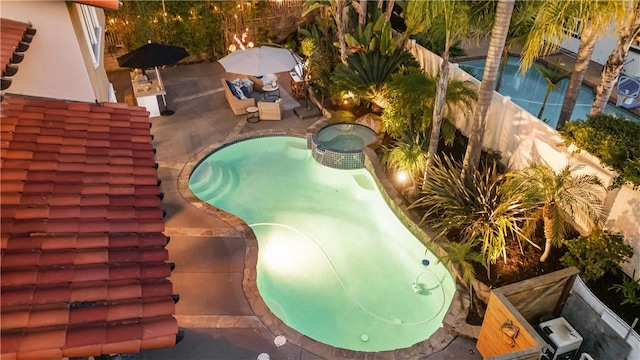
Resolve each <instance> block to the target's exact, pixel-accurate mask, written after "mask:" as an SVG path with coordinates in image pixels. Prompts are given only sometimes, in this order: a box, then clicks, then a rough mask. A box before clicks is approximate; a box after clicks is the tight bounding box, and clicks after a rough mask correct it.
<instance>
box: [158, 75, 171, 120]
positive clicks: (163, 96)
mask: <svg viewBox="0 0 640 360" xmlns="http://www.w3.org/2000/svg"><path fill="white" fill-rule="evenodd" d="M156 78H158V85H160V88H161V89H163V94H162V95H161V96H162V104H163V105H164V110H162V111H161V112H160V115H162V116H171V115H173V114H175V111H173V110H169V109H168V108H167V98H166V97H165V93H166V92H167V91H166V89H165V88H164V84H163V83H162V78H161V77H160V71H159V70H158V67H157V66H156Z"/></svg>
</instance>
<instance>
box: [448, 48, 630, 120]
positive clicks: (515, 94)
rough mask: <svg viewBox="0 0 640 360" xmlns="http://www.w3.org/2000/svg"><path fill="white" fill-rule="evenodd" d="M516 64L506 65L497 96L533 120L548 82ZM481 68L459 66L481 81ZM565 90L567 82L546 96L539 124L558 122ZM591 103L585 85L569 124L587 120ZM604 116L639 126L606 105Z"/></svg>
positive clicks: (475, 63)
mask: <svg viewBox="0 0 640 360" xmlns="http://www.w3.org/2000/svg"><path fill="white" fill-rule="evenodd" d="M519 61H520V59H519V58H517V57H510V58H509V60H508V61H507V66H506V67H505V70H504V71H505V73H504V76H503V79H502V85H501V86H500V91H499V92H500V94H502V95H507V96H510V97H511V100H512V101H513V102H514V103H516V104H518V106H520V107H521V108H523V109H524V110H526V111H528V112H529V113H531V114H533V115H534V116H535V115H537V114H538V112H539V111H540V108H541V107H542V101H543V99H544V95H545V93H546V92H547V82H546V81H545V79H544V77H543V76H542V75H540V73H539V72H538V71H536V70H535V69H534V68H533V67H532V68H531V69H529V71H527V72H526V74H525V75H522V74H521V73H520V68H519V66H520V64H519ZM484 65H485V59H478V60H470V61H463V62H460V66H461V67H463V68H464V67H467V68H470V69H473V75H474V76H475V77H476V78H477V79H478V80H482V74H483V73H484ZM568 87H569V80H563V81H562V82H561V83H560V88H559V89H558V90H557V91H553V92H551V94H549V99H548V100H547V104H546V106H545V109H544V113H543V114H542V120H543V121H545V122H546V123H547V124H549V126H551V127H553V128H554V129H555V127H556V124H557V122H558V117H560V110H561V109H562V102H563V101H564V94H565V93H566V92H567V88H568ZM593 100H594V95H593V91H592V89H591V88H590V87H588V86H586V85H582V88H581V89H580V91H579V92H578V99H577V101H576V107H575V108H574V110H573V113H572V114H571V120H578V119H586V118H587V114H589V110H590V109H591V105H592V104H593ZM604 113H605V114H613V115H619V116H624V117H626V118H628V119H631V120H633V121H637V122H640V119H638V118H637V117H635V116H633V115H632V114H631V113H629V112H627V111H624V110H622V109H620V108H618V107H616V106H614V105H611V104H607V106H606V107H605V110H604Z"/></svg>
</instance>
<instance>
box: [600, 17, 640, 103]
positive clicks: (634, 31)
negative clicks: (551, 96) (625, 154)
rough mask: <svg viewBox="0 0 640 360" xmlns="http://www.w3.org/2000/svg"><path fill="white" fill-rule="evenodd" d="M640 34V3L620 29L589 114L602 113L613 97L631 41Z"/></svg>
mask: <svg viewBox="0 0 640 360" xmlns="http://www.w3.org/2000/svg"><path fill="white" fill-rule="evenodd" d="M638 35H640V4H639V5H637V6H636V8H635V10H634V11H633V12H632V13H631V15H630V21H629V23H628V24H627V26H625V27H624V28H622V29H620V31H619V35H618V41H617V42H616V48H615V49H613V51H612V52H611V55H609V58H608V59H607V63H606V64H605V65H604V68H603V69H602V77H601V79H600V85H598V87H597V88H596V98H595V100H594V101H593V105H592V106H591V110H590V111H589V116H593V115H596V114H599V113H602V111H603V110H604V107H605V106H606V105H607V102H608V101H609V98H610V97H611V91H612V89H613V85H614V84H615V82H616V81H617V80H618V78H619V77H620V71H621V70H622V67H623V66H624V62H625V61H626V60H627V56H628V55H629V48H630V47H631V42H633V40H634V39H635V38H636V37H637V36H638Z"/></svg>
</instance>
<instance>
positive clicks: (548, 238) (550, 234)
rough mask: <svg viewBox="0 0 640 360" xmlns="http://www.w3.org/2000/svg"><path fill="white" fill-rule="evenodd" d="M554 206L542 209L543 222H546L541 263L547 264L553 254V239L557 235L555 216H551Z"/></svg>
mask: <svg viewBox="0 0 640 360" xmlns="http://www.w3.org/2000/svg"><path fill="white" fill-rule="evenodd" d="M553 206H554V205H553V204H552V203H551V204H547V205H545V206H544V208H542V220H543V222H544V238H545V241H544V252H542V255H541V256H540V262H545V261H546V260H547V258H548V257H549V254H550V253H551V248H552V247H553V238H554V236H555V235H556V232H555V231H554V229H553V224H554V223H555V220H554V218H553V215H552V214H551V208H552V207H553Z"/></svg>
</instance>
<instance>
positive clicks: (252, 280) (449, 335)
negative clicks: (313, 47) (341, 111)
mask: <svg viewBox="0 0 640 360" xmlns="http://www.w3.org/2000/svg"><path fill="white" fill-rule="evenodd" d="M326 123H328V122H327V119H321V120H319V121H317V122H315V123H314V124H313V125H311V126H310V127H309V128H308V129H307V130H306V131H283V130H260V131H253V132H249V133H243V134H239V135H236V136H234V137H231V138H228V139H225V140H224V141H222V142H217V143H214V144H210V145H208V146H206V147H204V148H203V149H202V150H200V151H199V152H198V153H197V154H196V155H194V156H193V157H192V158H191V159H190V160H189V161H188V162H187V163H186V164H185V165H184V167H183V168H182V170H181V172H180V174H179V176H178V192H179V193H180V195H181V196H182V197H184V199H185V200H187V201H188V202H190V203H191V204H192V205H193V206H194V207H196V208H198V209H200V210H201V211H203V212H205V213H207V214H210V215H213V216H216V217H218V218H219V219H220V220H222V221H224V222H225V223H227V224H229V226H231V227H232V228H234V229H235V231H236V232H237V233H238V236H239V237H242V238H243V239H244V242H245V256H244V272H243V279H242V288H243V292H244V295H245V297H246V299H247V301H248V303H249V306H250V307H251V310H252V311H253V312H254V314H255V315H256V317H257V318H259V319H260V321H261V322H262V323H263V324H264V325H265V327H266V328H267V329H269V331H270V332H271V333H272V334H273V336H274V337H275V336H278V335H284V336H285V337H286V338H287V341H288V342H289V343H291V344H293V345H296V346H299V347H301V348H303V349H305V350H306V351H308V352H310V353H313V354H315V355H317V356H320V357H322V358H325V359H365V358H369V357H370V356H372V354H375V358H376V359H419V358H423V357H425V356H428V355H430V354H433V353H435V352H438V351H440V350H442V349H444V348H445V347H446V346H448V345H449V344H450V343H451V342H452V341H453V340H454V339H455V338H456V337H457V336H463V337H467V338H474V339H477V338H478V334H479V329H480V327H479V326H472V325H469V324H467V323H466V314H467V311H468V308H469V294H468V291H467V289H465V288H464V287H463V286H462V285H461V284H460V283H459V281H458V279H457V278H458V277H457V276H456V274H457V273H456V270H455V269H453V268H452V267H451V266H449V270H450V272H451V274H452V275H453V276H454V279H455V282H456V291H455V293H454V294H453V296H452V301H451V304H450V306H449V308H448V310H447V312H446V314H445V317H444V319H443V326H441V327H440V328H439V329H438V330H436V332H435V333H434V334H432V335H431V336H430V337H429V338H428V339H426V340H423V341H421V342H419V343H416V344H414V345H413V346H411V347H408V348H403V349H396V350H389V351H379V352H363V351H353V350H346V349H341V348H336V347H333V346H330V345H327V344H324V343H321V342H318V341H315V340H313V339H311V338H309V337H307V336H306V335H303V334H301V333H299V332H298V331H296V330H294V329H293V328H291V327H289V326H288V325H286V324H285V323H284V322H283V321H282V320H280V319H279V318H278V317H276V316H275V315H274V314H273V313H272V312H271V311H270V310H269V308H268V307H267V305H266V304H265V302H264V301H263V300H262V297H261V296H260V292H259V290H258V285H257V282H256V279H257V272H256V264H257V260H258V241H257V238H256V236H255V233H254V232H253V230H252V229H251V228H250V227H249V226H248V224H246V223H245V222H244V221H243V220H242V219H240V218H238V217H236V216H234V215H233V214H230V213H227V212H225V211H223V210H221V209H218V208H216V207H215V206H212V205H210V204H207V203H205V202H204V201H202V200H200V199H199V198H197V197H196V196H195V194H193V192H192V191H191V189H190V188H189V176H190V174H191V173H192V172H193V170H194V169H195V167H196V166H197V165H198V164H199V163H200V162H201V161H202V160H203V159H204V158H206V157H207V156H208V155H209V154H210V153H211V152H213V151H215V150H216V149H219V148H221V147H224V146H228V145H229V144H230V143H233V142H237V141H242V140H246V139H249V138H255V137H265V136H295V137H300V138H302V139H304V138H305V137H306V136H307V135H308V134H310V133H313V132H314V131H315V132H317V130H318V129H320V128H321V127H322V125H323V124H325V125H326ZM363 151H364V153H365V168H366V169H367V170H368V171H369V172H371V173H372V174H373V175H374V176H373V178H374V179H375V181H376V184H377V185H378V187H379V189H380V190H381V193H382V194H383V196H384V197H385V200H386V201H387V203H388V204H389V205H390V206H391V207H392V209H393V210H394V212H395V213H396V214H397V215H398V216H399V218H400V219H401V220H402V221H403V223H404V224H405V226H407V227H408V228H409V230H410V231H412V232H413V233H414V234H416V236H418V238H419V239H421V241H422V242H423V243H425V246H427V247H428V248H429V249H430V250H431V251H432V252H434V253H435V254H436V255H438V256H439V255H442V254H444V250H443V249H442V248H441V247H440V246H438V245H437V243H436V242H433V241H432V242H430V243H428V244H427V243H426V242H425V237H427V238H428V237H429V236H433V235H434V234H432V233H430V231H429V230H428V229H425V228H421V227H420V226H418V225H417V223H416V222H415V219H419V217H417V216H416V215H415V214H413V213H412V212H410V211H409V210H408V209H407V208H406V206H404V204H403V200H402V198H401V197H400V196H399V195H398V193H397V191H396V190H395V188H394V187H393V184H391V182H390V181H389V180H388V179H387V177H386V174H385V172H384V171H383V169H382V167H381V165H380V164H379V162H378V161H377V156H376V154H375V152H374V151H373V150H372V149H370V148H364V149H363ZM419 234H422V235H419Z"/></svg>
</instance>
